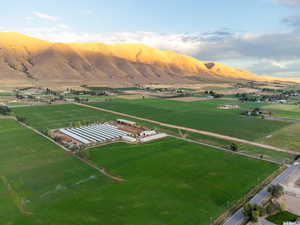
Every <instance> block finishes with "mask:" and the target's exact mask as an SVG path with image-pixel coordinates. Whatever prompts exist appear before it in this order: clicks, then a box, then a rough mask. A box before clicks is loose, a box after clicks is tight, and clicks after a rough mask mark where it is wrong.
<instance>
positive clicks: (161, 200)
mask: <svg viewBox="0 0 300 225" xmlns="http://www.w3.org/2000/svg"><path fill="white" fill-rule="evenodd" d="M88 155H89V158H90V160H92V161H94V162H96V163H97V164H98V165H101V166H104V167H105V168H106V169H107V170H108V171H109V172H111V173H113V174H117V175H119V176H121V177H123V178H125V179H126V182H123V183H120V184H118V186H115V187H114V189H112V190H111V191H110V192H107V193H109V194H107V195H105V196H110V197H109V198H110V201H111V205H117V206H118V207H114V208H111V209H112V211H111V214H112V215H115V216H117V215H120V214H122V215H124V218H123V219H124V220H123V223H122V224H137V225H138V224H145V221H147V223H146V224H162V225H163V224H173V225H182V224H187V225H188V224H191V225H193V224H199V225H205V224H209V222H210V220H211V219H215V218H216V217H218V216H220V215H221V214H222V213H223V212H224V211H225V210H226V209H228V208H229V207H230V206H232V205H233V203H234V202H236V201H237V200H239V199H241V198H242V197H243V196H244V195H245V194H246V193H248V192H249V191H250V190H251V189H252V188H253V187H254V186H255V185H256V184H257V183H258V182H260V181H262V180H263V179H264V178H266V177H267V176H268V175H270V174H271V173H272V172H273V171H275V170H276V169H277V168H278V167H277V165H274V164H271V163H266V162H263V161H259V160H252V159H249V158H245V157H241V156H236V155H234V154H230V153H225V152H222V151H221V152H220V151H218V150H215V149H212V148H208V147H204V146H201V145H197V144H192V143H187V142H185V141H182V140H178V139H173V138H167V139H163V140H160V141H156V142H151V143H147V144H143V145H129V144H125V143H115V144H111V145H105V146H101V147H96V148H93V149H90V150H89V154H88ZM105 196H103V199H106V197H105ZM132 212H134V213H132ZM126 221H127V222H128V221H131V223H126Z"/></svg>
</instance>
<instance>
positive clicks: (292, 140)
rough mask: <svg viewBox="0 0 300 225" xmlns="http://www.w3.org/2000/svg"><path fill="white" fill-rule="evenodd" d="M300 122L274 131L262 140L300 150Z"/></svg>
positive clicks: (285, 147)
mask: <svg viewBox="0 0 300 225" xmlns="http://www.w3.org/2000/svg"><path fill="white" fill-rule="evenodd" d="M299 135H300V123H295V124H292V125H290V126H287V127H284V128H283V129H280V130H278V131H276V132H274V133H273V134H272V135H271V136H270V137H266V138H262V139H261V140H260V142H262V143H265V144H269V145H274V146H279V147H281V148H284V149H290V150H293V151H296V152H300V138H299Z"/></svg>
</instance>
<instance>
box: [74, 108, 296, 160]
mask: <svg viewBox="0 0 300 225" xmlns="http://www.w3.org/2000/svg"><path fill="white" fill-rule="evenodd" d="M72 104H75V105H79V106H83V107H88V108H91V109H95V110H99V111H103V112H107V113H112V114H115V115H119V116H124V117H128V118H132V119H136V120H140V121H145V122H149V123H153V124H158V125H160V126H164V127H169V128H175V129H179V130H185V131H190V132H193V133H197V134H202V135H206V136H212V137H216V138H220V139H225V140H230V141H235V142H239V143H243V144H248V145H253V146H257V147H262V148H266V149H270V150H274V151H278V152H285V153H289V154H292V155H299V153H296V152H294V151H290V150H286V149H282V148H277V147H274V146H271V145H266V144H261V143H257V142H254V141H248V140H244V139H241V138H236V137H231V136H226V135H222V134H218V133H213V132H209V131H203V130H197V129H193V128H188V127H182V126H178V125H173V124H167V123H163V122H159V121H156V120H151V119H146V118H142V117H138V116H133V115H130V114H126V113H121V112H116V111H113V110H108V109H104V108H101V107H96V106H91V105H86V104H82V103H75V102H73V103H72Z"/></svg>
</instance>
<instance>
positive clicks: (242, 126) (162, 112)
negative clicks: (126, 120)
mask: <svg viewBox="0 0 300 225" xmlns="http://www.w3.org/2000/svg"><path fill="white" fill-rule="evenodd" d="M230 103H232V104H237V102H236V101H233V102H232V101H226V100H207V101H197V102H178V101H171V100H162V99H139V100H125V99H114V100H113V101H111V102H99V103H90V104H91V105H93V106H99V107H103V108H106V109H111V110H114V111H118V112H123V113H128V114H131V115H136V116H140V117H144V118H147V119H153V120H157V121H160V122H165V123H170V124H176V125H181V126H185V127H190V128H195V129H200V130H205V131H211V132H216V133H220V134H225V135H229V136H233V137H239V138H244V139H248V140H256V139H259V138H261V137H265V136H267V135H268V134H270V133H272V132H274V131H276V130H278V129H280V128H283V127H285V126H287V125H289V123H285V122H280V121H270V120H262V119H259V118H253V117H252V118H249V117H243V116H241V115H240V114H241V112H242V111H244V110H245V109H246V108H249V107H257V106H258V105H263V104H257V103H250V104H248V103H241V104H240V105H241V108H240V109H230V110H224V109H218V108H217V107H218V106H220V105H223V104H230Z"/></svg>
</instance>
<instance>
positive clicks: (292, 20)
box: [282, 15, 300, 27]
mask: <svg viewBox="0 0 300 225" xmlns="http://www.w3.org/2000/svg"><path fill="white" fill-rule="evenodd" d="M282 22H283V23H284V24H287V25H289V26H294V27H300V16H299V15H297V16H288V17H285V18H283V19H282Z"/></svg>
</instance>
